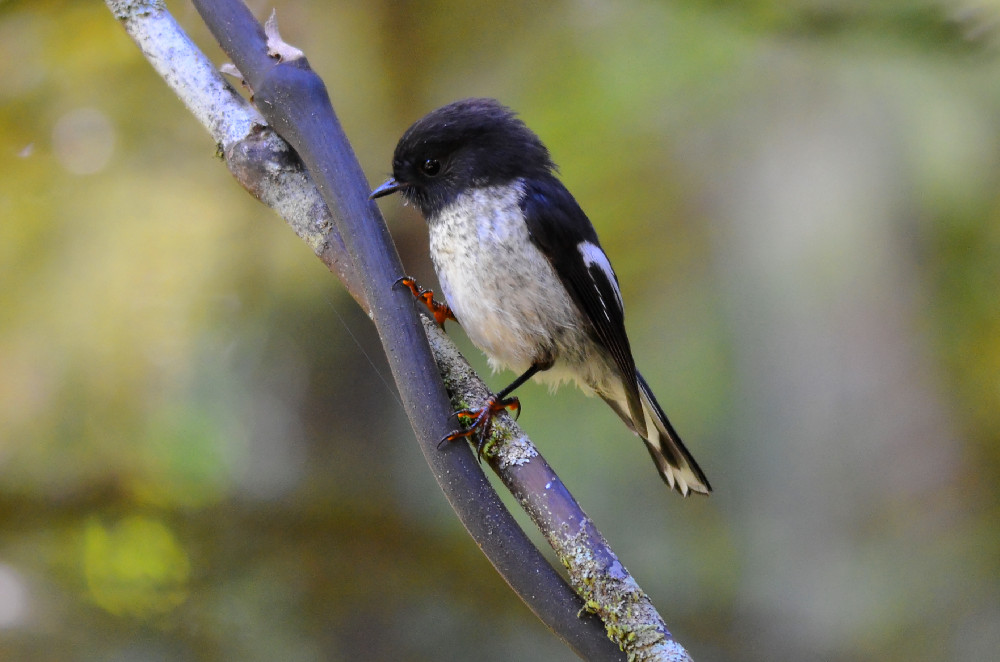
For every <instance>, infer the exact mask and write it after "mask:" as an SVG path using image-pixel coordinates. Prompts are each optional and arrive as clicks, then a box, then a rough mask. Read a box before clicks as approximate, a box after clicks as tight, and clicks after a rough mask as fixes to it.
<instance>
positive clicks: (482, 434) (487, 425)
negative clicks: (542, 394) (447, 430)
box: [438, 395, 521, 462]
mask: <svg viewBox="0 0 1000 662" xmlns="http://www.w3.org/2000/svg"><path fill="white" fill-rule="evenodd" d="M504 410H507V411H511V412H514V420H517V418H518V417H519V416H520V415H521V401H520V400H518V399H517V398H516V397H510V398H505V399H503V400H500V399H499V398H497V397H496V396H495V395H494V396H492V397H491V398H490V399H489V400H487V401H486V404H485V405H483V406H482V407H480V408H479V409H461V410H459V411H457V412H455V417H456V418H458V420H459V422H460V423H464V422H467V421H472V423H471V425H469V426H468V427H467V428H463V429H461V430H455V431H454V432H452V433H451V434H449V435H447V436H446V437H444V438H443V439H442V440H441V441H439V442H438V448H441V447H442V446H444V445H445V444H446V443H450V442H453V441H458V440H459V439H469V438H470V437H475V441H476V457H477V458H478V459H479V461H480V462H482V461H483V455H484V454H485V453H486V452H487V451H488V449H489V447H490V446H492V444H493V442H492V441H491V434H490V433H491V432H492V431H493V418H494V417H495V416H496V415H497V414H499V413H500V412H502V411H504Z"/></svg>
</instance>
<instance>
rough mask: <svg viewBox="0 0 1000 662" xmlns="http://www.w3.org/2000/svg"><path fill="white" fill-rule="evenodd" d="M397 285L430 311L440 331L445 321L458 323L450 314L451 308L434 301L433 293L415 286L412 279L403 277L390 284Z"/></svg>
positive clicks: (414, 281) (452, 314) (415, 283)
mask: <svg viewBox="0 0 1000 662" xmlns="http://www.w3.org/2000/svg"><path fill="white" fill-rule="evenodd" d="M397 285H403V286H404V287H406V288H407V289H408V290H410V292H413V296H414V297H416V298H417V299H419V300H420V301H421V303H423V304H424V305H425V306H427V310H429V311H431V315H433V316H434V320H435V321H436V322H437V323H438V325H439V326H440V327H441V328H442V329H443V328H444V323H445V321H446V320H453V321H456V322H457V321H458V320H456V319H455V314H454V313H452V312H451V308H449V307H448V304H446V303H441V302H440V301H435V300H434V292H432V291H431V290H425V289H424V288H422V287H420V285H418V284H417V281H416V279H415V278H412V277H410V276H403V277H402V278H399V279H397V280H396V282H395V283H393V284H392V286H393V287H395V286H397Z"/></svg>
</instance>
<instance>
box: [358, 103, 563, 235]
mask: <svg viewBox="0 0 1000 662" xmlns="http://www.w3.org/2000/svg"><path fill="white" fill-rule="evenodd" d="M554 168H555V165H554V164H553V163H552V160H551V159H550V158H549V151H548V150H547V149H545V145H543V144H542V141H541V140H539V139H538V136H536V135H535V134H534V132H532V131H531V129H529V128H528V127H527V126H525V125H524V122H522V121H521V120H519V119H518V118H517V116H516V115H515V114H514V111H512V110H511V109H510V108H507V107H506V106H504V105H502V104H501V103H500V102H499V101H497V100H495V99H463V100H462V101H456V102H454V103H451V104H448V105H447V106H443V107H442V108H438V109H437V110H434V111H431V112H430V113H428V114H427V115H425V116H424V117H423V118H421V119H420V120H417V122H416V123H415V124H414V125H413V126H411V127H410V128H409V129H407V130H406V133H404V134H403V137H402V138H400V139H399V144H397V145H396V152H395V154H394V155H393V159H392V174H393V177H392V179H389V180H388V181H386V182H385V183H384V184H382V185H381V186H379V187H378V188H376V189H375V190H374V191H373V192H372V195H371V197H373V198H378V197H381V196H383V195H388V194H390V193H394V192H395V191H400V192H401V193H402V194H403V195H404V196H405V197H406V199H407V200H409V201H411V202H413V203H414V204H415V205H417V206H418V207H419V208H420V211H421V212H423V214H424V216H425V217H429V216H431V215H433V214H434V213H435V212H436V211H438V210H440V209H441V208H442V207H443V206H445V205H446V204H448V203H449V202H451V201H452V200H454V199H455V197H456V196H457V195H459V194H460V193H462V192H463V191H466V190H468V189H470V188H477V187H484V186H496V185H500V184H507V183H509V182H511V181H513V180H515V179H517V178H519V177H532V176H542V175H546V174H549V173H551V172H552V170H553V169H554Z"/></svg>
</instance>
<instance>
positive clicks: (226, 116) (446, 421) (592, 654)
mask: <svg viewBox="0 0 1000 662" xmlns="http://www.w3.org/2000/svg"><path fill="white" fill-rule="evenodd" d="M106 2H107V4H108V6H109V7H110V8H111V9H112V11H113V12H114V13H115V15H116V17H118V18H119V19H120V20H122V21H123V23H124V25H125V28H126V30H127V31H128V32H129V34H130V35H131V36H132V38H133V39H134V40H135V41H136V42H137V44H139V46H140V48H141V49H142V51H143V53H144V54H145V55H146V57H147V58H148V59H149V61H150V62H151V64H153V66H154V68H156V69H157V71H158V72H159V73H160V74H161V75H162V76H163V77H164V80H165V81H166V82H167V83H168V84H169V85H170V86H171V87H172V88H173V89H174V90H175V92H177V93H178V95H179V96H180V97H181V98H182V100H183V101H184V102H185V103H186V104H187V105H188V108H189V109H190V110H191V111H192V113H193V114H195V116H196V117H197V118H198V119H199V121H200V122H201V123H202V124H203V125H205V126H206V127H207V128H208V129H209V131H210V133H211V134H212V136H213V138H215V139H216V140H217V141H218V142H219V144H220V147H221V151H222V153H223V155H224V157H225V159H226V163H227V165H228V166H229V168H230V170H231V171H232V172H233V174H234V176H235V177H236V178H237V179H238V180H239V181H240V182H241V183H242V184H243V185H244V186H245V187H246V188H247V189H248V190H249V191H250V192H251V193H252V194H254V195H255V196H256V197H258V199H260V200H261V201H262V202H264V203H265V204H267V205H268V206H271V207H272V208H274V209H275V210H276V211H278V212H279V214H281V215H282V216H283V217H284V218H286V220H287V221H288V222H289V224H290V225H291V226H292V227H293V229H294V230H295V231H296V233H297V234H298V235H299V236H300V237H302V238H303V240H305V241H306V242H307V243H308V244H309V245H310V246H311V247H312V248H313V250H314V252H316V254H317V255H318V256H319V257H320V258H321V259H322V260H323V262H324V263H325V264H327V265H328V266H329V267H330V269H331V271H334V272H335V273H336V274H337V275H338V276H339V277H340V278H341V280H342V281H343V282H344V283H345V286H346V287H347V289H348V291H349V292H350V293H351V295H352V296H353V297H354V298H355V300H357V301H358V303H359V304H360V305H361V306H362V307H363V308H364V309H365V310H366V311H367V312H368V314H369V316H370V317H372V319H373V320H374V322H375V324H376V328H377V330H378V332H379V336H380V338H381V339H382V342H383V345H384V346H385V349H386V352H387V356H388V357H389V363H390V366H391V368H392V371H393V375H394V378H395V379H396V383H397V385H398V386H399V390H400V395H401V397H402V399H403V402H404V407H405V408H406V412H407V415H408V416H409V418H410V421H411V424H412V425H413V428H414V431H415V433H416V435H417V438H418V441H419V442H420V446H421V449H422V451H423V452H424V456H425V458H426V459H427V462H428V464H429V465H430V467H431V470H432V472H433V474H434V476H435V478H436V479H437V480H438V483H439V484H440V485H441V488H442V490H443V491H444V492H445V495H446V497H447V498H448V500H449V502H450V503H451V504H452V507H453V508H454V509H455V511H456V513H457V514H458V515H459V517H460V519H461V520H462V522H463V524H464V525H465V526H466V528H467V529H468V531H469V533H470V534H471V535H472V536H473V538H474V539H475V540H476V542H477V544H479V546H480V547H481V549H482V550H483V552H484V553H485V554H486V555H487V557H488V558H489V559H490V561H491V562H492V563H493V565H494V566H495V567H496V568H497V570H498V572H500V574H501V575H502V576H503V577H504V579H505V580H506V581H507V582H508V583H509V584H510V585H511V587H512V588H513V589H514V590H515V591H516V592H517V593H518V595H519V596H520V597H521V598H522V600H524V601H525V603H526V604H527V605H528V606H529V607H530V608H531V609H532V611H534V612H535V613H536V615H538V616H539V618H540V619H541V620H542V621H543V622H545V623H546V625H548V626H549V627H550V628H551V629H553V631H555V632H556V634H557V635H558V636H560V637H561V638H563V640H564V641H566V643H567V644H568V645H570V646H571V647H572V648H573V650H574V651H576V652H577V654H578V655H581V656H582V657H585V658H587V659H622V657H623V656H622V655H621V653H620V652H619V651H618V650H616V649H615V647H614V646H613V645H611V644H610V642H609V640H608V639H607V638H605V637H604V633H603V631H602V628H601V627H600V623H599V622H598V621H596V619H592V618H579V617H578V615H577V614H578V612H580V611H581V608H582V609H583V610H585V611H590V612H593V613H597V614H598V615H599V616H600V617H601V620H602V621H603V622H604V629H606V631H607V634H608V635H609V636H610V637H611V638H612V639H614V640H615V642H616V643H618V644H619V647H620V648H621V649H622V650H623V651H626V652H627V653H628V656H629V658H630V659H642V660H652V659H657V660H687V659H690V658H688V656H687V653H686V652H685V651H684V649H683V648H682V647H680V645H679V644H676V642H674V641H673V640H672V638H671V636H670V633H669V631H668V630H667V628H666V626H665V625H664V624H663V621H662V619H660V617H659V615H658V614H657V613H656V610H655V609H654V608H653V606H652V604H651V602H650V601H649V599H648V597H647V596H646V595H645V594H644V593H643V592H642V590H641V589H640V588H639V586H638V585H637V584H636V583H635V581H634V579H632V577H631V576H630V575H628V573H627V571H625V569H624V567H623V566H622V565H621V563H620V562H619V561H618V560H617V558H616V557H615V555H614V553H613V552H612V551H611V550H610V548H609V547H608V545H607V543H606V541H605V540H604V539H603V537H602V536H601V535H600V533H599V532H598V531H597V530H596V528H595V527H594V526H593V523H592V522H591V521H590V520H589V518H587V517H586V515H585V514H584V513H583V512H582V511H581V510H580V508H579V506H578V504H577V503H576V502H575V500H573V498H572V496H571V495H570V494H569V493H568V491H566V489H565V488H564V487H563V485H562V482H561V481H560V480H559V479H558V476H556V475H555V474H554V472H552V470H551V468H549V467H548V465H547V464H546V463H545V461H544V460H543V459H542V458H541V456H540V455H539V454H538V452H537V450H535V448H534V447H533V446H532V445H531V442H530V441H529V440H528V439H527V437H526V436H525V435H524V434H523V432H521V431H520V429H519V428H518V427H517V426H516V425H514V424H513V423H512V422H511V421H510V420H509V418H506V417H501V418H500V420H498V423H497V425H496V426H494V427H495V428H496V429H497V431H498V434H499V435H500V438H501V439H503V440H505V443H500V444H496V445H495V447H496V449H497V450H496V453H495V454H494V455H493V456H492V457H491V458H490V463H491V466H493V468H494V470H495V471H496V472H497V474H498V475H499V476H500V478H501V479H502V480H503V482H504V483H505V484H506V485H507V487H508V488H509V489H510V490H511V492H512V493H513V494H514V495H515V497H517V499H518V501H519V502H520V503H522V505H523V507H524V508H525V510H526V511H527V512H528V514H529V515H530V516H531V518H532V520H533V521H534V522H535V523H536V525H538V526H539V528H540V529H541V530H542V533H543V534H544V535H545V537H546V539H547V540H548V541H549V543H550V544H551V545H552V547H553V549H555V550H556V552H557V554H558V555H559V558H560V560H561V561H562V563H563V564H564V565H565V566H566V567H567V569H568V570H569V576H570V581H571V582H572V583H573V586H574V588H575V590H576V592H577V593H578V594H579V595H580V596H582V599H581V598H580V597H577V595H576V594H574V593H573V592H572V591H571V590H570V589H569V587H568V586H567V585H566V584H565V582H564V581H563V580H562V578H561V577H560V576H559V575H558V573H556V572H555V571H554V570H553V569H552V568H551V566H549V565H548V563H546V562H545V560H544V557H542V555H541V554H540V552H539V551H538V550H537V549H536V548H535V547H534V546H533V545H532V544H531V543H530V541H529V540H528V539H527V537H526V536H525V535H524V532H523V531H521V530H520V528H519V527H518V526H517V524H516V522H515V521H514V520H513V518H512V517H511V515H510V513H509V512H507V510H506V509H505V508H504V507H503V505H502V503H501V502H500V501H499V498H498V497H497V495H496V493H495V492H494V491H493V490H492V488H491V486H490V485H489V482H488V481H487V480H486V478H485V476H484V475H483V474H482V471H481V470H480V468H479V466H478V464H477V463H476V461H475V458H474V456H473V454H472V452H471V451H470V449H469V447H468V446H467V445H465V444H454V445H451V446H449V447H448V448H447V449H443V450H438V448H437V442H438V440H439V439H441V438H442V437H443V436H444V435H445V434H446V433H448V432H450V431H451V428H452V423H451V415H452V412H453V408H452V404H451V403H449V401H448V397H447V394H446V393H445V391H444V388H443V386H442V383H441V381H440V379H439V378H438V375H437V374H436V373H437V371H438V370H439V371H440V373H441V375H442V376H443V377H444V379H445V381H446V383H447V384H448V387H449V390H450V391H451V392H452V393H454V394H455V396H454V398H455V400H456V402H461V403H462V406H468V405H472V406H475V405H477V404H478V403H480V402H482V401H483V400H485V399H486V397H488V395H489V391H488V390H487V388H486V386H485V385H484V384H483V383H482V381H481V380H479V378H478V377H477V376H476V375H475V373H474V372H473V371H472V370H471V368H469V366H468V364H467V363H466V362H465V361H464V359H463V358H462V357H461V355H460V354H459V353H458V351H457V350H456V349H455V347H454V345H453V344H452V343H451V341H450V340H449V339H448V338H447V336H445V335H444V334H443V332H442V331H441V330H440V329H439V328H438V327H437V326H436V325H434V324H433V323H431V322H429V320H426V319H424V322H423V325H421V323H420V321H419V319H420V318H419V317H418V316H417V315H416V313H415V310H414V306H413V302H412V300H411V297H410V296H409V294H408V293H405V292H403V291H401V290H400V289H398V288H393V287H392V283H393V282H394V281H395V279H396V277H397V275H399V274H401V273H402V268H401V266H400V264H399V259H398V257H397V255H396V253H395V249H394V247H393V246H392V243H391V240H390V238H389V236H388V231H387V230H386V228H385V224H384V222H383V221H382V219H381V216H380V215H379V214H378V211H377V209H376V208H375V206H374V205H373V204H372V203H371V202H369V201H368V200H367V193H368V190H369V189H368V184H367V181H366V180H365V178H364V176H363V174H362V172H361V169H360V166H359V165H358V163H357V160H356V158H355V157H354V154H353V152H352V150H351V148H350V145H349V142H348V141H347V138H346V136H345V135H344V134H343V131H342V129H341V128H340V125H339V123H338V122H337V119H336V116H335V115H334V114H333V110H332V107H330V103H329V98H328V97H327V94H326V90H325V88H324V87H323V85H322V82H321V81H319V79H318V77H316V76H315V74H313V73H312V71H311V70H310V69H309V68H308V64H307V63H306V61H305V59H304V58H297V57H295V56H292V57H293V59H291V60H290V61H286V62H283V63H278V62H276V61H275V59H273V58H272V57H271V55H269V54H268V49H267V45H266V43H265V35H264V31H263V30H262V29H261V27H260V25H259V24H258V23H257V22H256V20H255V19H254V18H253V17H252V16H251V15H250V13H249V12H248V11H247V10H246V8H245V7H244V6H243V5H242V4H241V3H240V2H236V1H231V0H221V1H219V2H211V1H209V0H195V4H196V6H197V7H198V10H199V11H200V12H201V13H202V16H203V18H204V19H205V21H206V23H207V24H208V25H209V28H210V29H211V30H212V31H213V34H215V35H216V37H217V39H219V41H220V43H221V44H222V46H223V48H224V50H226V52H227V53H228V54H229V55H230V57H232V58H233V61H234V62H235V63H236V65H237V68H238V69H239V70H240V72H242V74H243V76H244V78H245V80H246V81H247V83H248V84H249V86H250V87H251V89H253V91H254V94H255V101H256V103H257V105H258V107H259V108H260V109H261V110H262V111H263V112H264V114H265V116H266V118H267V119H266V121H265V119H264V118H262V117H261V116H260V115H259V114H258V113H257V111H256V109H254V108H253V107H252V106H251V105H249V104H248V103H247V102H246V101H245V100H244V99H243V98H242V97H241V96H240V95H238V94H237V93H236V92H235V91H234V90H232V88H231V87H230V86H228V85H227V84H226V83H225V81H223V80H222V79H221V77H220V76H219V75H218V73H217V72H216V71H215V70H214V68H213V67H212V66H211V64H210V63H208V62H207V60H205V58H204V56H203V55H202V54H201V53H200V52H198V51H197V49H196V47H195V46H194V45H193V44H191V42H190V41H189V40H188V39H187V37H186V36H185V35H184V34H183V32H182V31H181V30H180V28H179V27H178V26H177V25H176V24H175V23H174V21H173V19H172V18H171V17H170V16H169V14H167V12H166V11H165V9H164V7H163V5H162V3H161V2H158V1H150V0H147V1H145V2H143V1H139V0H106ZM271 36H272V37H274V36H276V35H271ZM272 45H274V42H273V41H272ZM268 123H270V126H274V127H277V128H278V130H279V132H280V133H281V134H282V136H284V137H285V138H287V139H288V140H289V142H291V143H292V145H293V146H294V147H295V150H296V151H292V150H291V149H290V148H289V147H288V145H287V144H286V143H285V142H284V141H282V140H281V139H280V138H278V137H277V136H276V135H275V134H274V132H273V131H272V130H271V129H270V128H269V127H268ZM296 152H297V154H296ZM299 156H300V157H301V159H302V161H304V162H305V163H306V165H307V166H308V172H306V171H305V170H303V168H302V163H301V162H300V161H299V159H298V157H299ZM309 173H313V175H314V176H315V180H316V184H315V185H314V183H313V178H312V177H310V175H309ZM317 185H318V188H319V191H320V192H322V197H320V195H319V194H318V193H317ZM324 200H325V203H324ZM330 210H332V212H333V213H332V214H331V213H330ZM428 339H429V340H430V344H428ZM432 361H434V362H435V363H434V364H433V365H435V366H436V368H437V370H434V369H428V366H430V365H432V363H431V362H432Z"/></svg>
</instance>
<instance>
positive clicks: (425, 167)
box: [420, 159, 441, 177]
mask: <svg viewBox="0 0 1000 662" xmlns="http://www.w3.org/2000/svg"><path fill="white" fill-rule="evenodd" d="M420 170H421V171H422V172H423V173H424V174H425V175H427V176H428V177H433V176H434V175H436V174H438V173H439V172H441V162H440V161H438V160H437V159H427V160H426V161H424V162H423V163H421V164H420Z"/></svg>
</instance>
